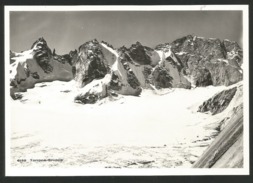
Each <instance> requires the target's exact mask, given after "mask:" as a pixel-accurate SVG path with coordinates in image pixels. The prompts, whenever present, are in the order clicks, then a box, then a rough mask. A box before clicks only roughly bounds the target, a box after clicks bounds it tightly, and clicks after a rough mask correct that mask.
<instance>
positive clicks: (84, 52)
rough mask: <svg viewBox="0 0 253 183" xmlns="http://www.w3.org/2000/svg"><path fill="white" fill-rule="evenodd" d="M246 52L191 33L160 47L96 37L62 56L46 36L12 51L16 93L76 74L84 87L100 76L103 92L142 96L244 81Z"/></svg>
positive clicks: (217, 40)
mask: <svg viewBox="0 0 253 183" xmlns="http://www.w3.org/2000/svg"><path fill="white" fill-rule="evenodd" d="M242 54H243V53H242V49H241V48H240V47H239V45H238V44H237V43H236V42H233V41H229V40H223V41H220V39H218V38H202V37H198V36H192V35H187V36H184V37H182V38H179V39H176V40H175V41H173V42H171V43H164V44H159V45H157V46H155V48H150V47H148V46H144V45H142V44H141V43H140V42H139V41H137V42H136V43H134V44H132V45H131V46H130V47H129V48H127V47H125V46H122V47H120V48H118V49H115V48H114V47H113V46H112V45H110V44H109V43H107V42H105V41H101V42H99V41H98V40H97V39H93V40H90V41H87V42H85V43H84V44H82V45H80V46H79V48H78V49H75V50H74V51H70V52H69V53H68V54H64V55H57V54H56V52H55V49H54V50H53V51H52V50H51V49H50V48H49V47H48V45H47V42H46V41H45V40H44V38H43V37H42V38H39V39H38V40H36V41H35V42H34V43H33V44H32V47H31V50H30V51H29V50H28V51H25V52H23V53H15V52H12V51H10V62H11V71H10V72H12V75H11V82H10V83H11V96H12V97H13V96H14V95H15V92H22V91H25V90H26V89H27V88H31V87H33V86H34V84H36V83H38V82H43V81H53V80H66V81H68V80H72V79H74V80H75V81H76V83H77V86H78V87H79V88H84V87H87V85H88V84H90V83H91V82H93V81H95V80H101V81H100V82H101V85H102V86H103V87H102V88H104V89H102V90H107V91H106V92H102V93H106V95H108V94H107V93H111V92H112V93H117V94H123V95H139V94H140V93H141V90H142V88H150V89H154V88H156V89H161V88H178V87H179V88H188V89H190V88H194V87H199V86H208V85H214V86H219V85H226V86H229V85H231V84H234V83H237V82H238V81H241V80H242V77H243V70H242V68H241V65H242V62H243V56H242ZM26 56H28V59H27V58H26ZM22 59H23V60H22ZM20 60H21V61H20ZM28 62H29V63H28ZM15 65H19V66H18V67H17V66H15ZM34 65H37V66H34ZM30 68H33V69H32V70H33V71H30V70H29V69H30ZM13 70H16V71H14V72H13ZM37 70H40V74H38V71H37ZM41 70H42V71H41ZM62 71H63V73H62ZM13 73H15V74H13ZM30 73H32V74H30ZM95 83H96V82H95ZM89 87H91V88H93V87H94V86H92V85H89ZM91 88H89V89H88V90H90V89H91ZM94 92H95V91H94ZM94 92H93V94H92V95H94V94H95V93H96V92H95V93H94ZM87 95H89V94H88V93H87V94H85V95H84V94H82V96H87ZM95 95H97V94H95ZM103 97H106V96H105V95H103V96H102V98H103ZM14 98H15V97H14ZM98 98H100V97H98ZM88 103H89V102H88Z"/></svg>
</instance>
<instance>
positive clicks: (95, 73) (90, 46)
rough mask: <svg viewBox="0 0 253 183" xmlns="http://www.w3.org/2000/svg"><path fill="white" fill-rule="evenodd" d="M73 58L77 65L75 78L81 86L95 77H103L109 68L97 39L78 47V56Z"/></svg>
mask: <svg viewBox="0 0 253 183" xmlns="http://www.w3.org/2000/svg"><path fill="white" fill-rule="evenodd" d="M75 59H76V60H73V66H74V67H75V74H76V75H75V80H76V81H77V83H78V85H79V86H80V87H83V86H85V85H87V84H88V83H90V82H91V81H92V80H94V79H101V78H103V77H104V76H105V75H106V74H107V72H108V69H107V68H106V66H105V59H104V56H103V54H102V51H101V47H100V45H99V42H98V41H97V40H92V41H89V42H87V43H85V44H83V45H81V46H80V47H79V49H78V57H77V58H75Z"/></svg>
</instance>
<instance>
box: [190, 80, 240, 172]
mask: <svg viewBox="0 0 253 183" xmlns="http://www.w3.org/2000/svg"><path fill="white" fill-rule="evenodd" d="M242 96H243V87H242V84H241V83H239V84H238V85H237V86H236V87H233V88H231V89H229V90H225V91H223V92H220V93H218V94H216V95H215V96H214V97H212V98H211V99H209V100H207V101H209V103H208V104H206V105H208V106H209V107H211V106H212V104H211V103H212V101H213V102H214V103H216V102H218V99H219V100H221V101H223V102H222V103H224V105H219V104H220V103H218V104H216V105H217V107H216V108H213V107H211V108H210V110H213V109H214V110H213V114H214V115H219V119H222V120H221V121H220V122H219V124H218V126H217V131H218V132H219V134H218V136H217V137H216V138H215V140H214V141H213V142H212V144H211V145H210V146H209V147H208V148H207V149H206V151H205V152H204V153H203V154H202V155H201V157H200V158H199V159H198V160H197V161H196V162H195V163H194V165H193V167H194V168H242V167H243V99H242ZM231 98H232V99H231ZM226 100H227V101H226ZM214 103H213V104H214ZM207 108H208V107H207ZM222 111H223V112H222ZM218 112H221V113H218Z"/></svg>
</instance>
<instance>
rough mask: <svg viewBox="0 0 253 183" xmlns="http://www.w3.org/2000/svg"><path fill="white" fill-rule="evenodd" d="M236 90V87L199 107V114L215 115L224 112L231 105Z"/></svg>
mask: <svg viewBox="0 0 253 183" xmlns="http://www.w3.org/2000/svg"><path fill="white" fill-rule="evenodd" d="M236 90H237V88H236V87H234V88H231V89H229V90H224V91H222V92H220V93H218V94H216V95H215V96H213V97H212V98H210V99H209V100H207V101H205V102H204V103H203V104H202V105H201V106H199V110H198V112H207V111H210V112H211V113H212V115H215V114H218V113H220V112H222V111H224V110H225V109H226V108H227V106H228V105H229V103H230V101H231V100H232V99H233V97H234V95H235V93H236Z"/></svg>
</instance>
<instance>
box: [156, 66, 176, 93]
mask: <svg viewBox="0 0 253 183" xmlns="http://www.w3.org/2000/svg"><path fill="white" fill-rule="evenodd" d="M172 80H173V78H172V77H171V76H170V74H169V71H168V70H167V69H166V68H164V67H156V68H155V70H154V71H153V72H152V77H151V83H152V84H154V86H155V87H156V88H157V89H160V88H171V87H172V84H171V82H172Z"/></svg>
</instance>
